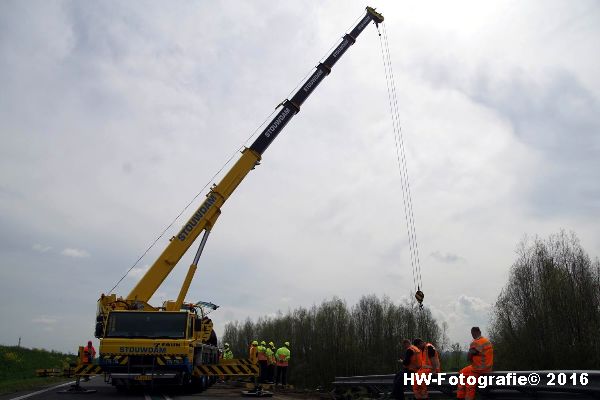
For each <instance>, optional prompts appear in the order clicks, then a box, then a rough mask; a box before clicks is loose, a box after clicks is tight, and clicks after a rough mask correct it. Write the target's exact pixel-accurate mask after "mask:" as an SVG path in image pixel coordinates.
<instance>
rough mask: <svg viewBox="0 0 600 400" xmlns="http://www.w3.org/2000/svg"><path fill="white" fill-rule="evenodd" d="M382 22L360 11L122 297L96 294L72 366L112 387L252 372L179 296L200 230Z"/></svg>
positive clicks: (202, 308) (200, 381)
mask: <svg viewBox="0 0 600 400" xmlns="http://www.w3.org/2000/svg"><path fill="white" fill-rule="evenodd" d="M371 22H374V23H375V24H379V23H381V22H383V16H382V15H381V14H379V13H377V12H376V11H375V9H373V8H371V7H367V8H366V14H365V16H364V17H363V18H362V19H360V21H359V22H358V24H357V25H356V26H355V27H354V28H353V29H352V31H350V33H347V34H345V35H344V37H343V38H342V41H341V43H340V44H339V45H338V46H337V47H336V48H335V49H334V50H333V51H332V52H331V54H330V55H329V56H328V57H327V58H326V59H325V60H324V61H323V62H321V63H319V65H317V67H316V69H315V71H314V72H313V73H312V75H311V76H310V77H309V78H308V79H307V80H306V82H305V83H304V84H303V85H302V86H301V87H300V89H299V90H298V91H297V92H296V93H295V94H294V96H292V98H291V99H286V100H284V101H283V102H282V103H281V104H280V106H281V110H280V111H279V112H278V113H277V115H276V116H275V117H274V118H273V120H272V121H271V122H270V123H269V124H268V125H267V126H266V128H265V129H264V130H263V131H262V133H261V134H260V136H258V138H257V139H256V140H255V141H254V143H253V144H252V145H251V146H250V147H249V148H245V149H244V150H243V151H242V155H241V157H240V158H239V159H238V161H237V162H236V163H235V164H234V165H233V167H232V168H231V169H230V170H229V172H228V173H227V174H226V175H225V176H224V177H223V179H222V180H221V181H220V182H219V183H218V184H217V185H214V186H213V187H212V188H211V190H210V192H209V193H208V194H207V195H206V200H204V202H203V203H202V204H201V205H200V207H199V208H198V209H197V210H196V212H195V213H194V214H193V215H192V217H191V218H190V219H189V220H188V221H187V222H186V223H185V225H183V227H182V228H181V230H180V231H179V233H178V234H177V235H176V236H174V237H172V238H171V240H170V243H169V244H168V245H167V247H166V248H165V250H164V251H163V252H162V254H161V255H160V256H159V257H158V259H157V260H156V261H155V262H154V264H152V266H151V267H150V269H149V270H148V271H147V272H146V274H145V275H144V277H143V278H142V279H141V280H140V281H139V282H138V283H137V285H136V286H135V287H134V288H133V290H131V292H130V293H129V294H128V295H127V296H126V297H117V295H116V294H108V295H105V294H102V295H101V297H100V299H99V300H98V309H97V318H96V337H98V338H99V339H100V348H99V365H98V366H94V367H91V366H90V367H86V366H81V367H80V368H79V370H78V371H79V374H80V375H85V374H92V373H104V374H105V379H106V380H107V381H111V382H112V384H113V385H115V386H117V387H128V386H132V385H139V384H148V383H154V382H161V383H172V384H179V385H191V386H195V387H197V388H198V389H202V388H203V387H204V386H205V385H207V384H208V383H209V382H210V379H209V378H208V377H211V376H212V377H213V378H214V376H216V375H225V376H244V375H246V376H253V375H256V374H257V371H258V369H257V367H256V366H255V365H254V364H252V363H250V362H249V361H248V360H243V359H237V360H219V358H218V349H217V347H216V346H217V338H216V335H215V333H214V331H213V329H212V321H211V320H210V319H209V318H208V317H207V316H206V314H207V310H210V309H216V306H215V305H213V304H210V303H195V304H190V303H184V299H185V297H186V295H187V292H188V289H189V287H190V283H191V281H192V278H193V276H194V273H195V271H196V266H197V264H198V260H199V258H200V255H201V254H202V251H203V249H204V246H205V244H206V241H207V239H208V235H209V234H210V232H211V230H212V228H213V226H214V225H215V223H216V221H217V219H218V218H219V215H220V214H221V207H223V204H224V203H225V201H226V200H227V199H228V198H229V196H231V194H232V193H233V191H234V190H235V189H236V188H237V186H238V185H239V184H240V183H241V182H242V180H243V179H244V177H245V176H246V175H247V174H248V173H249V172H250V171H251V170H252V169H254V168H255V166H257V165H258V164H259V161H260V159H261V156H262V154H263V153H264V151H265V150H266V149H267V147H268V146H269V145H270V144H271V142H273V140H274V139H275V138H276V137H277V135H278V134H279V132H281V130H282V129H283V128H284V127H285V125H287V123H288V122H289V121H290V120H291V119H292V117H293V116H294V115H296V114H297V113H298V112H299V111H300V107H301V106H302V104H303V103H304V101H305V100H306V99H307V98H308V96H310V94H311V93H312V92H313V91H314V89H315V88H316V87H317V86H318V85H319V84H320V83H321V81H322V80H323V79H324V78H325V77H326V76H327V75H329V73H330V72H331V69H332V67H333V66H334V65H335V63H336V62H337V61H338V60H339V59H340V58H341V57H342V55H343V54H344V53H345V52H346V50H348V48H349V47H350V46H351V45H352V44H354V42H355V41H356V38H357V37H358V35H359V34H360V33H361V32H362V31H363V30H364V29H365V28H366V26H367V25H368V24H369V23H371ZM200 234H202V238H201V240H200V244H199V247H198V250H197V251H196V256H195V257H194V261H193V262H192V264H191V265H190V267H189V270H188V272H187V275H186V277H185V280H184V282H183V284H182V287H181V290H180V292H179V295H178V296H177V300H174V301H165V302H164V303H163V305H162V306H161V307H155V306H152V305H150V304H148V301H149V300H150V298H151V297H152V295H153V294H154V293H155V292H156V290H157V289H158V288H159V286H160V285H161V284H162V283H163V281H164V280H165V278H166V277H167V276H168V275H169V273H170V272H171V271H172V270H173V268H174V267H175V266H176V265H177V263H178V262H179V260H180V259H181V257H183V255H184V254H185V253H186V251H187V250H188V249H189V248H190V246H191V245H192V244H193V243H194V241H195V240H196V239H197V238H198V236H200Z"/></svg>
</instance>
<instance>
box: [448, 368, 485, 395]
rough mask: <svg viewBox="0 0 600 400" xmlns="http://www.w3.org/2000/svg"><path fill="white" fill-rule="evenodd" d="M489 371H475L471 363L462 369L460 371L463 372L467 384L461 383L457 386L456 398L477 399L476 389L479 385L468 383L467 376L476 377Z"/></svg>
mask: <svg viewBox="0 0 600 400" xmlns="http://www.w3.org/2000/svg"><path fill="white" fill-rule="evenodd" d="M486 372H488V371H475V370H474V369H473V367H472V366H471V365H468V366H466V367H464V368H463V369H461V370H460V373H461V374H463V376H464V378H463V379H464V380H465V384H464V385H461V384H460V383H459V384H458V386H457V388H456V389H457V390H456V398H457V399H465V400H474V399H475V389H476V388H477V387H476V386H477V385H467V382H466V380H467V378H468V377H469V376H474V377H475V378H476V379H477V378H478V377H479V376H480V375H483V374H485V373H486Z"/></svg>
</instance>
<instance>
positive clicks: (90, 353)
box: [83, 346, 96, 363]
mask: <svg viewBox="0 0 600 400" xmlns="http://www.w3.org/2000/svg"><path fill="white" fill-rule="evenodd" d="M95 357H96V349H95V348H94V346H91V347H88V346H85V347H84V348H83V362H84V363H91V362H92V361H93V360H94V358H95Z"/></svg>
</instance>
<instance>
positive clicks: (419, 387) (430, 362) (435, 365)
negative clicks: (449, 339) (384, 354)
mask: <svg viewBox="0 0 600 400" xmlns="http://www.w3.org/2000/svg"><path fill="white" fill-rule="evenodd" d="M413 344H414V345H415V346H416V347H417V348H418V349H419V350H420V351H421V368H420V369H419V370H418V371H417V375H419V376H421V377H422V378H424V377H425V376H427V375H428V374H431V373H434V372H435V373H438V372H440V370H441V364H440V358H439V355H438V352H437V350H436V349H435V346H434V345H432V344H431V343H428V342H424V341H423V340H421V339H415V340H414V341H413ZM413 393H414V394H415V399H428V398H429V393H428V392H427V384H426V383H425V381H421V383H420V384H418V383H417V382H416V381H415V382H414V383H413Z"/></svg>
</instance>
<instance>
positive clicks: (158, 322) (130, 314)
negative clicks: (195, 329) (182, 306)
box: [106, 311, 187, 339]
mask: <svg viewBox="0 0 600 400" xmlns="http://www.w3.org/2000/svg"><path fill="white" fill-rule="evenodd" d="M186 328H187V313H186V312H160V311H155V312H144V311H119V312H111V313H110V315H109V317H108V325H107V327H106V337H127V338H170V339H184V338H185V331H186Z"/></svg>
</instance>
